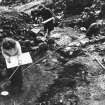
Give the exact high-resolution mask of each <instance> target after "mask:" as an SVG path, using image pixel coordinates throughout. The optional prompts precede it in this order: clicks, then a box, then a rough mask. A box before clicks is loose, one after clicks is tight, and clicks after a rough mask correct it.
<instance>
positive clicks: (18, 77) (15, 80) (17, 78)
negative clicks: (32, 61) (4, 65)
mask: <svg viewBox="0 0 105 105" xmlns="http://www.w3.org/2000/svg"><path fill="white" fill-rule="evenodd" d="M16 69H17V67H15V68H11V69H8V70H7V75H8V78H9V77H10V76H11V74H12V73H13V72H14V70H16ZM22 83H23V76H22V67H21V66H20V67H19V68H18V70H17V71H16V72H15V74H14V75H13V77H12V78H11V86H10V87H11V88H17V89H21V88H22Z"/></svg>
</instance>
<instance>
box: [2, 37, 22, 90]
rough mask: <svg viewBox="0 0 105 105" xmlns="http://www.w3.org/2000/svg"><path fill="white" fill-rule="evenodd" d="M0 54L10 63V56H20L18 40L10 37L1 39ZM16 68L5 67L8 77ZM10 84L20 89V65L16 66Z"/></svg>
mask: <svg viewBox="0 0 105 105" xmlns="http://www.w3.org/2000/svg"><path fill="white" fill-rule="evenodd" d="M1 50H2V55H3V56H4V58H5V60H6V61H7V62H8V63H10V62H11V57H12V56H20V55H21V54H22V51H21V46H20V44H19V42H18V41H16V40H14V39H12V38H4V39H3V41H2V46H1ZM15 69H16V68H11V69H7V75H8V77H9V76H11V74H12V73H13V71H14V70H15ZM11 86H12V87H15V88H16V89H17V90H19V91H20V90H21V88H22V71H21V67H19V68H18V70H17V71H16V73H15V74H14V76H13V78H12V79H11Z"/></svg>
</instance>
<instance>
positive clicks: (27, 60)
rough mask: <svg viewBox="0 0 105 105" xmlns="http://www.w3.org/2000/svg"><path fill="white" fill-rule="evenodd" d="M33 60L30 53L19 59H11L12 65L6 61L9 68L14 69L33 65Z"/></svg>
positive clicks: (14, 57) (22, 55)
mask: <svg viewBox="0 0 105 105" xmlns="http://www.w3.org/2000/svg"><path fill="white" fill-rule="evenodd" d="M32 62H33V61H32V58H31V56H30V53H29V52H26V53H22V54H21V55H20V56H19V57H17V56H13V57H11V58H10V63H9V62H7V61H6V65H7V68H13V67H16V66H19V65H25V64H29V63H32Z"/></svg>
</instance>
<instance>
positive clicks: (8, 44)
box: [2, 37, 16, 50]
mask: <svg viewBox="0 0 105 105" xmlns="http://www.w3.org/2000/svg"><path fill="white" fill-rule="evenodd" d="M15 46H16V42H15V40H14V39H12V38H8V37H7V38H4V39H3V41H2V48H3V49H6V50H11V49H13V48H15Z"/></svg>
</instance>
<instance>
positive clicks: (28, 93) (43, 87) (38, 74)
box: [0, 16, 105, 105]
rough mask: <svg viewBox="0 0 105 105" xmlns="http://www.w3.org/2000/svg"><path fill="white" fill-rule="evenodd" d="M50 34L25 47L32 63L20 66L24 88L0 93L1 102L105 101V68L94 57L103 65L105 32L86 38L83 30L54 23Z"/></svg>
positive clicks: (64, 104) (83, 104) (73, 104)
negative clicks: (38, 43) (5, 95)
mask: <svg viewBox="0 0 105 105" xmlns="http://www.w3.org/2000/svg"><path fill="white" fill-rule="evenodd" d="M73 17H74V16H73ZM24 37H25V36H24ZM50 38H51V39H53V40H54V43H51V44H48V43H47V41H46V43H47V44H45V45H44V46H42V47H40V49H39V50H37V47H38V46H32V49H34V50H29V49H27V50H25V52H26V51H29V52H30V54H31V57H32V59H33V62H34V63H33V64H30V65H24V66H23V67H22V71H23V77H24V79H23V81H24V83H23V92H22V93H16V94H14V95H9V96H7V97H3V96H0V105H37V104H38V105H39V104H40V105H42V104H43V105H58V104H60V105H104V102H105V100H104V98H105V83H104V82H105V76H104V73H105V69H103V68H102V67H101V66H100V64H99V63H98V62H97V59H98V60H99V61H100V62H101V63H102V64H103V65H105V61H104V60H103V58H105V42H104V40H105V36H104V35H103V36H102V35H101V36H99V37H95V38H93V39H92V40H90V41H89V39H88V38H85V33H82V32H78V31H76V30H74V29H73V28H71V27H65V25H64V27H62V28H60V27H55V29H54V31H53V32H52V33H51V36H50ZM26 39H27V38H26ZM23 47H24V48H27V46H24V44H23ZM0 58H1V60H0V63H1V69H4V68H5V66H6V65H5V63H3V62H4V59H3V57H2V55H1V56H0ZM2 66H3V67H2ZM27 67H29V68H27ZM26 68H27V69H26Z"/></svg>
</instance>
